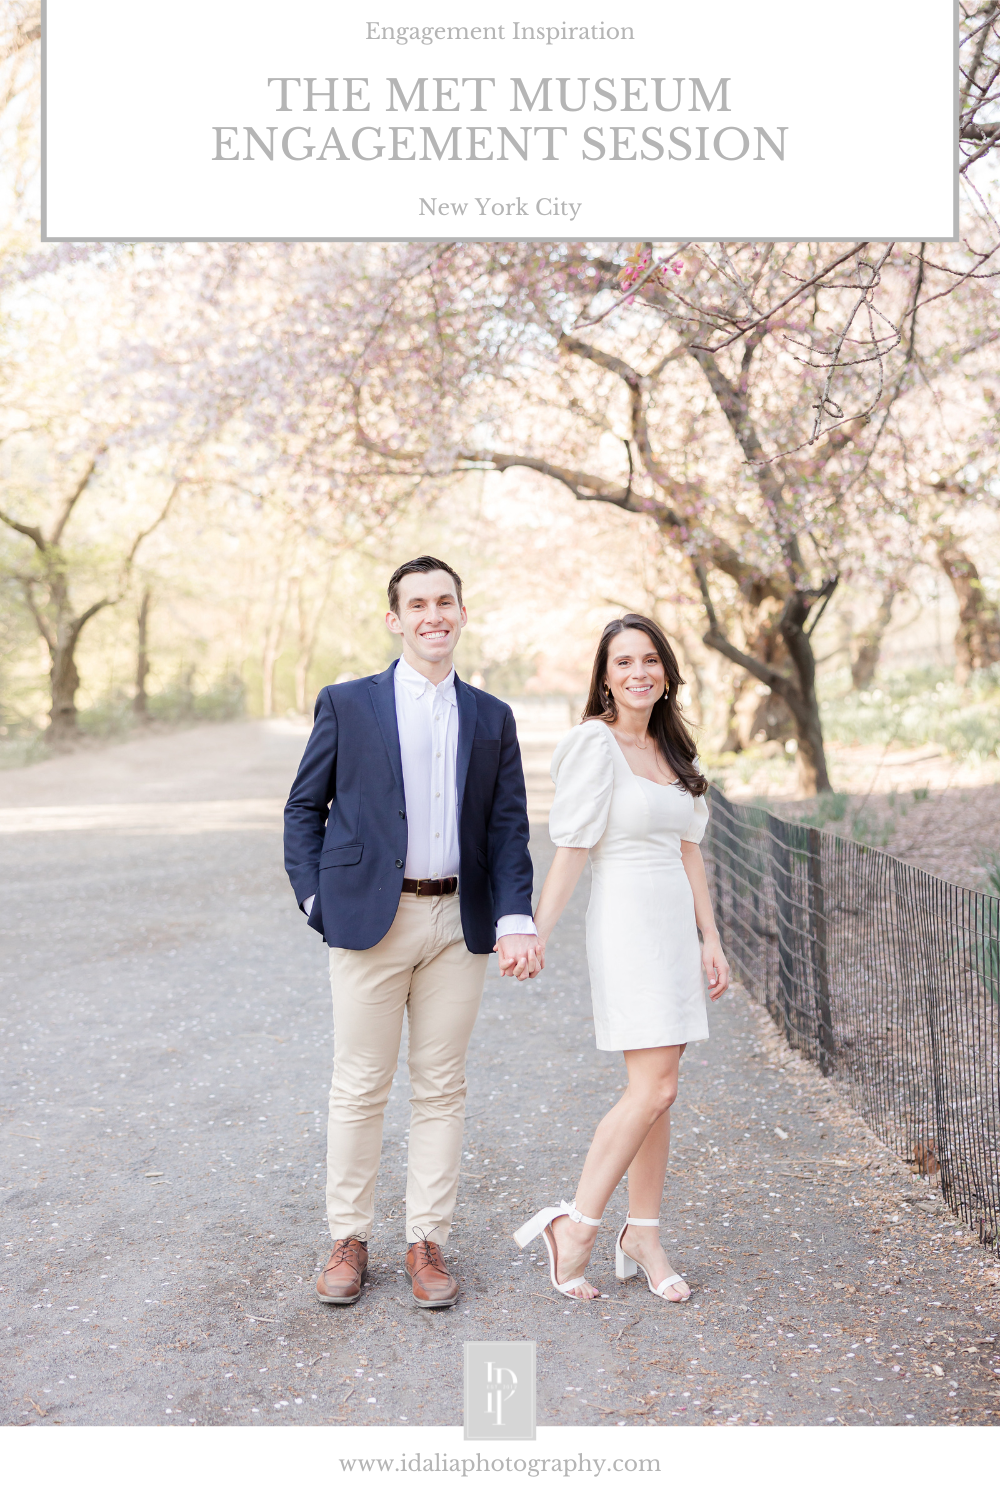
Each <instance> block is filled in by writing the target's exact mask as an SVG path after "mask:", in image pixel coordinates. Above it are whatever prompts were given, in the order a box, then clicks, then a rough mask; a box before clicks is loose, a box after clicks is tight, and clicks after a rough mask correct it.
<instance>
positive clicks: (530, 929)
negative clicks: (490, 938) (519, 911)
mask: <svg viewBox="0 0 1000 1500" xmlns="http://www.w3.org/2000/svg"><path fill="white" fill-rule="evenodd" d="M537 936H538V928H537V927H536V926H535V924H534V922H533V921H532V920H531V917H530V916H528V917H501V918H500V920H499V922H498V923H497V942H499V941H500V939H501V938H502V937H537Z"/></svg>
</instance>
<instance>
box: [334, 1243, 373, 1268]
mask: <svg viewBox="0 0 1000 1500" xmlns="http://www.w3.org/2000/svg"><path fill="white" fill-rule="evenodd" d="M352 1245H357V1246H358V1248H359V1249H363V1248H364V1246H363V1245H362V1244H361V1241H360V1240H355V1239H349V1240H342V1241H341V1242H340V1244H339V1245H335V1246H334V1247H333V1253H332V1254H331V1256H330V1260H329V1263H328V1265H327V1270H328V1271H333V1270H335V1269H336V1268H337V1266H339V1265H341V1264H342V1263H343V1262H344V1261H345V1260H346V1259H347V1257H348V1255H349V1253H350V1250H351V1246H352Z"/></svg>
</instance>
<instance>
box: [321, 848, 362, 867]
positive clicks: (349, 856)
mask: <svg viewBox="0 0 1000 1500" xmlns="http://www.w3.org/2000/svg"><path fill="white" fill-rule="evenodd" d="M364 847H365V846H364V844H340V845H338V846H337V847H335V848H333V849H324V850H323V853H322V854H321V855H320V857H319V867H320V869H321V870H328V869H329V868H330V866H331V865H356V864H357V863H358V861H359V860H360V859H361V855H362V852H363V850H364Z"/></svg>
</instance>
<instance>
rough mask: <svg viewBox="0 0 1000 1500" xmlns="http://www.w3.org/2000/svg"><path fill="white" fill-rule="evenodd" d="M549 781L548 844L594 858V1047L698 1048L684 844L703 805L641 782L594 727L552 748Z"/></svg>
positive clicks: (678, 791)
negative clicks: (552, 794)
mask: <svg viewBox="0 0 1000 1500" xmlns="http://www.w3.org/2000/svg"><path fill="white" fill-rule="evenodd" d="M552 780H553V781H554V782H555V785H556V794H555V800H554V802H553V804H552V811H551V813H550V814H549V832H550V834H551V836H552V842H553V843H554V844H557V845H560V846H562V847H565V848H570V849H589V850H590V859H591V865H592V868H593V884H592V887H591V894H590V905H589V907H588V908H587V958H588V961H589V964H590V988H591V994H592V998H593V1003H594V1027H595V1030H596V1033H597V1045H598V1048H600V1049H601V1050H602V1051H606V1052H618V1051H625V1050H627V1049H629V1048H633V1047H672V1046H677V1045H679V1044H681V1043H683V1042H697V1041H703V1040H704V1038H705V1037H707V1036H708V1013H707V1009H706V1005H705V987H704V982H703V980H702V969H701V950H700V946H699V943H698V929H697V925H696V922H695V915H694V896H693V894H692V891H691V886H690V883H689V881H688V878H687V875H686V874H685V873H684V866H683V865H682V863H681V839H685V840H689V841H690V842H691V843H695V844H700V843H701V840H702V838H703V837H704V833H705V829H706V828H707V826H708V806H707V804H706V802H705V799H704V797H694V798H692V796H691V793H690V792H688V791H686V790H685V789H684V788H683V787H682V786H680V785H679V784H675V785H673V786H661V785H660V784H659V783H658V782H656V781H649V780H648V779H647V778H646V777H645V776H636V774H635V772H634V771H633V770H632V768H631V767H630V766H629V763H628V761H627V760H626V759H625V756H624V754H623V752H622V748H621V746H620V745H619V743H618V741H617V740H616V739H615V737H614V735H613V734H612V732H611V730H610V729H609V728H608V726H607V725H606V724H604V723H602V722H601V721H600V720H598V719H590V720H588V721H587V723H585V724H579V725H577V727H576V728H575V729H571V730H570V732H569V734H567V735H565V736H564V737H563V738H562V739H561V740H560V741H559V744H558V745H557V746H556V750H555V754H554V755H553V757H552Z"/></svg>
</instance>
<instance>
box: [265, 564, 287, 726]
mask: <svg viewBox="0 0 1000 1500" xmlns="http://www.w3.org/2000/svg"><path fill="white" fill-rule="evenodd" d="M288 597H289V580H288V579H287V578H285V577H281V578H279V579H278V580H277V582H276V583H275V589H274V599H273V602H272V605H271V619H270V622H269V624H268V627H267V634H266V636H265V638H264V656H263V660H262V662H261V696H262V704H261V709H262V712H263V715H264V718H265V719H269V718H270V717H271V715H272V714H273V713H274V669H275V667H276V666H277V664H278V657H279V655H280V653H281V641H282V637H283V636H284V633H285V620H286V618H287V616H288Z"/></svg>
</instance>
